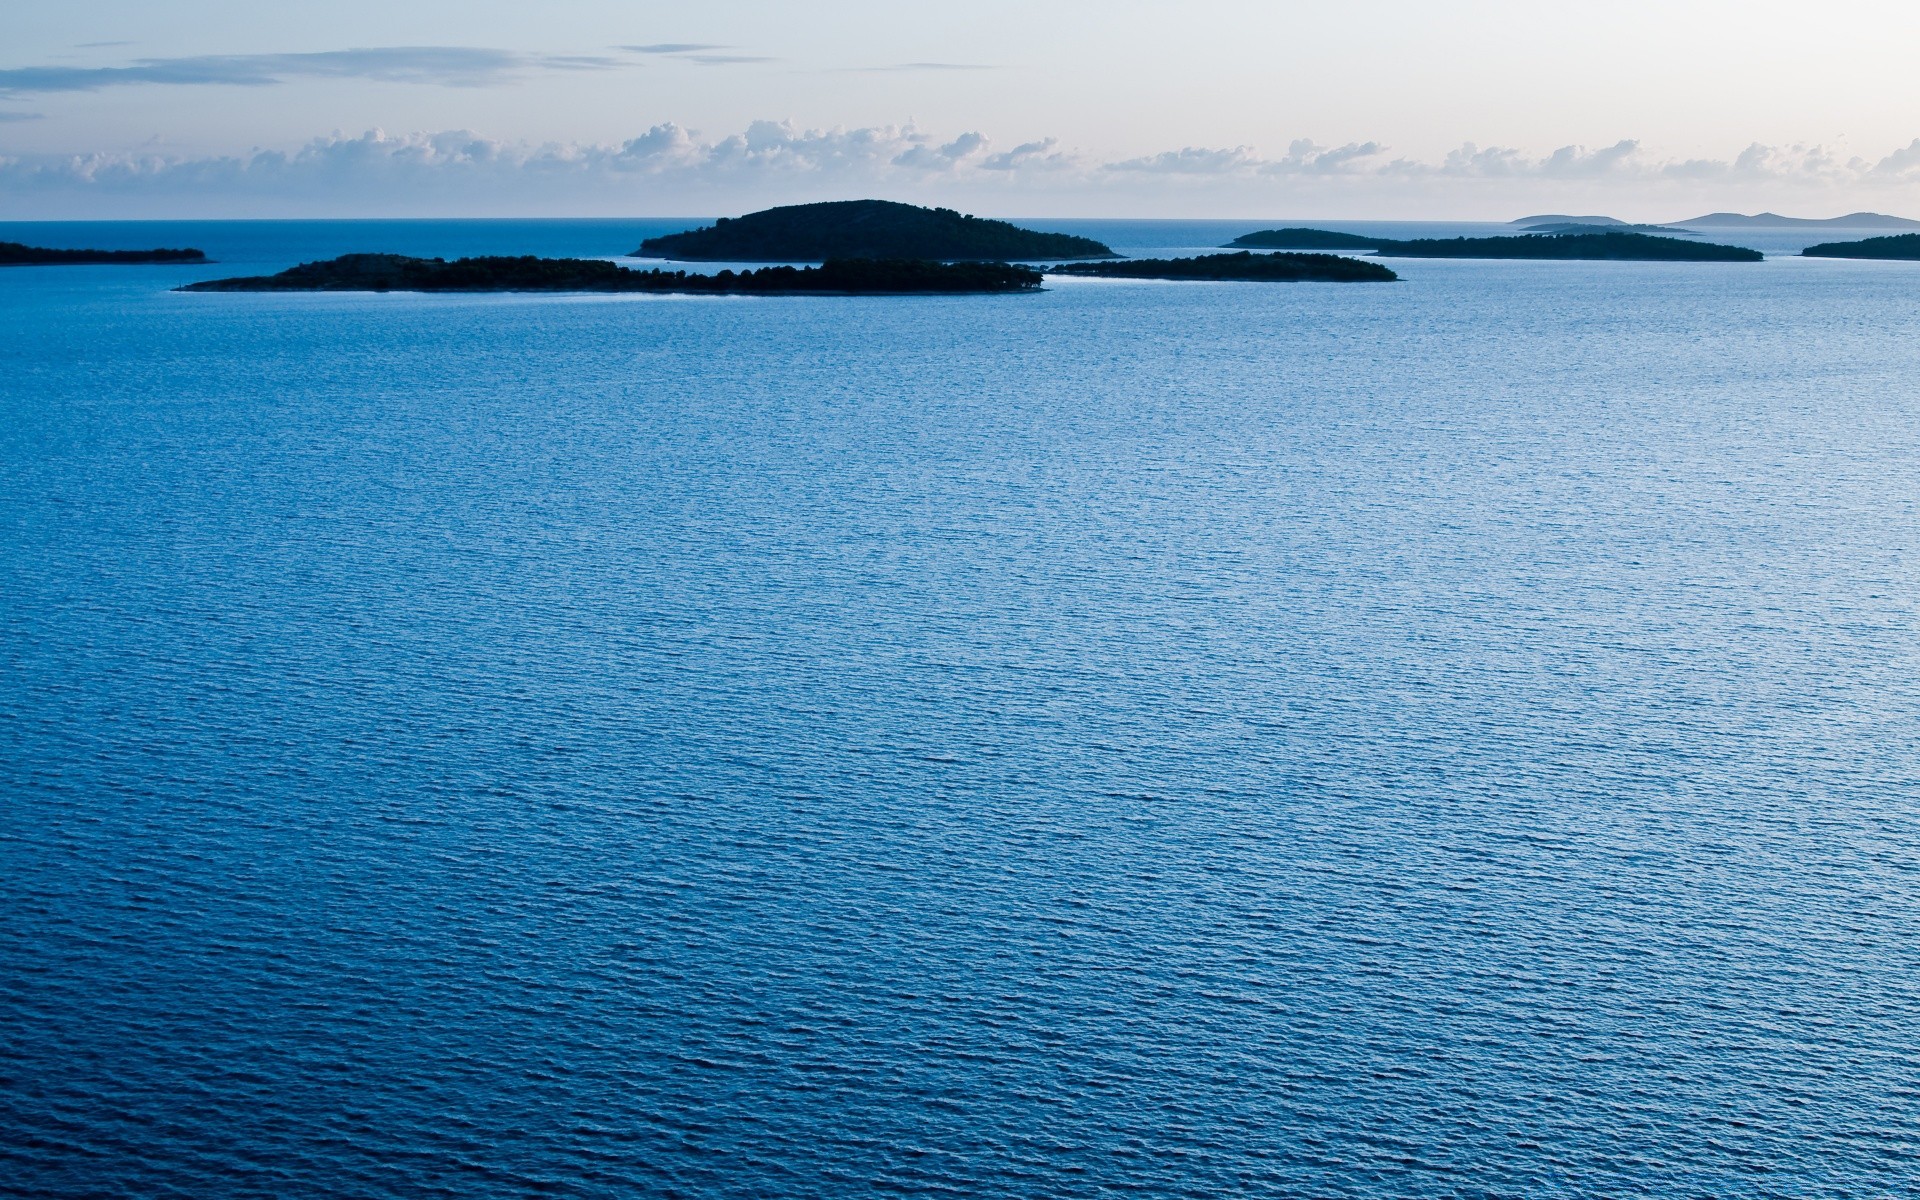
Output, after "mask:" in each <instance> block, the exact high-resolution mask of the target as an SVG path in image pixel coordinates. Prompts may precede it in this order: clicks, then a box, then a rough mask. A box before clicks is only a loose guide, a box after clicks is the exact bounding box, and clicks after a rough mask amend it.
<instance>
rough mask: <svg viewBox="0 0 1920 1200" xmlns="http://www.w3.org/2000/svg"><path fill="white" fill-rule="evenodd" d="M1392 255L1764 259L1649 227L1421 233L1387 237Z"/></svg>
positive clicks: (1385, 248)
mask: <svg viewBox="0 0 1920 1200" xmlns="http://www.w3.org/2000/svg"><path fill="white" fill-rule="evenodd" d="M1379 249H1380V253H1381V254H1383V255H1385V256H1386V257H1388V258H1526V259H1592V260H1599V261H1607V262H1760V261H1761V260H1763V259H1764V258H1766V255H1764V254H1762V253H1760V252H1759V251H1758V250H1749V249H1747V248H1746V247H1745V246H1721V245H1717V244H1715V243H1712V242H1688V241H1682V240H1681V239H1679V238H1671V237H1655V236H1653V235H1651V234H1646V233H1625V232H1618V231H1614V230H1607V231H1605V232H1601V233H1544V234H1528V235H1525V236H1521V237H1490V238H1467V237H1461V238H1417V239H1415V240H1413V241H1406V242H1381V243H1380V244H1379Z"/></svg>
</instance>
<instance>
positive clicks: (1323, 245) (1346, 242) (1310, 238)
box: [1227, 228, 1380, 250]
mask: <svg viewBox="0 0 1920 1200" xmlns="http://www.w3.org/2000/svg"><path fill="white" fill-rule="evenodd" d="M1379 244H1380V239H1379V238H1370V237H1361V236H1360V235H1359V234H1357V233H1335V232H1333V231H1332V230H1331V229H1297V228H1296V229H1261V230H1256V231H1255V232H1253V233H1243V234H1241V235H1240V236H1239V237H1237V238H1235V239H1233V240H1232V241H1230V242H1228V243H1227V247H1228V248H1229V249H1240V248H1242V247H1250V248H1252V249H1255V250H1371V249H1372V248H1373V247H1375V246H1378V245H1379Z"/></svg>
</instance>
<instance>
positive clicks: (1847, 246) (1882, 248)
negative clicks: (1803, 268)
mask: <svg viewBox="0 0 1920 1200" xmlns="http://www.w3.org/2000/svg"><path fill="white" fill-rule="evenodd" d="M1800 254H1801V256H1802V257H1803V258H1886V259H1903V260H1905V261H1908V262H1914V261H1920V233H1901V234H1896V235H1894V236H1893V237H1872V238H1863V239H1861V240H1860V241H1857V242H1822V243H1820V244H1819V245H1818V246H1808V247H1807V248H1806V249H1805V250H1802V251H1801V252H1800Z"/></svg>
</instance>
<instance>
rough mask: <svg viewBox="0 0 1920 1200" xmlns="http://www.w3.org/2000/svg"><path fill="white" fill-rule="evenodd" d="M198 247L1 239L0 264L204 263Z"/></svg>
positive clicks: (9, 265) (2, 265)
mask: <svg viewBox="0 0 1920 1200" xmlns="http://www.w3.org/2000/svg"><path fill="white" fill-rule="evenodd" d="M206 261H207V256H206V253H205V252H204V251H200V250H51V249H48V248H46V247H44V246H26V245H22V244H21V243H19V242H0V267H61V266H80V265H83V264H88V263H203V262H206Z"/></svg>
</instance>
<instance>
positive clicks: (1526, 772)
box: [0, 222, 1920, 1198]
mask: <svg viewBox="0 0 1920 1200" xmlns="http://www.w3.org/2000/svg"><path fill="white" fill-rule="evenodd" d="M666 227H670V225H667V226H662V225H654V226H649V225H648V223H645V222H570V223H550V224H544V225H534V224H514V223H491V224H478V223H473V224H444V225H436V224H431V223H391V224H385V225H378V226H371V225H370V226H349V225H319V224H314V225H230V226H228V225H221V226H200V227H183V226H170V227H161V228H160V229H154V228H146V229H142V228H137V227H106V228H100V229H94V230H90V231H75V230H73V229H71V228H69V229H68V230H67V233H68V234H69V235H70V236H68V237H67V238H66V241H67V243H68V244H84V243H85V242H86V241H92V242H93V243H94V244H136V245H137V244H149V245H150V244H178V243H180V242H185V243H186V244H193V245H202V246H204V247H205V248H207V249H208V250H209V251H210V252H212V253H213V254H215V256H216V257H219V258H221V259H222V260H223V261H222V264H221V265H220V266H217V267H210V268H179V267H168V268H144V267H121V268H85V267H83V268H60V269H43V268H13V269H8V270H7V271H5V272H4V273H0V1031H3V1032H0V1132H3V1133H4V1137H0V1190H5V1191H6V1192H7V1193H8V1194H16V1195H32V1196H49V1197H80V1196H116V1197H118V1196H128V1197H132V1196H139V1197H196V1198H218V1197H290V1196H300V1197H336V1196H337V1197H349V1196H351V1197H418V1196H436V1195H440V1196H458V1197H493V1196H501V1197H505V1196H516V1197H517V1196H525V1195H533V1194H540V1195H550V1196H560V1197H602V1196H605V1197H614V1196H635V1195H663V1196H681V1197H694V1198H706V1197H765V1196H793V1197H857V1196H874V1195H897V1194H904V1193H911V1194H935V1195H942V1194H944V1195H966V1196H976V1195H1005V1196H1025V1197H1081V1196H1095V1195H1110V1194H1123V1193H1130V1194H1138V1195H1150V1196H1195V1197H1220V1196H1228V1195H1276V1196H1281V1195H1289V1196H1291V1195H1299V1196H1307V1195H1312V1196H1356V1197H1358V1196H1409V1197H1416V1196H1417V1197H1426V1196H1455V1195H1502V1196H1506V1195H1514V1196H1518V1195H1529V1196H1539V1195H1569V1196H1572V1195H1579V1196H1591V1195H1653V1196H1707V1195H1716V1196H1734V1195H1741V1196H1748V1195H1752V1196H1763V1195H1773V1196H1810V1195H1818V1196H1826V1195H1855V1196H1876V1195H1910V1194H1915V1192H1916V1190H1920V941H1917V939H1920V868H1917V867H1916V853H1917V852H1920V741H1917V737H1920V732H1917V731H1920V723H1917V721H1920V633H1917V632H1916V625H1915V598H1916V588H1917V587H1920V511H1917V510H1916V497H1917V496H1920V370H1917V369H1916V368H1920V349H1917V348H1920V304H1916V300H1917V299H1920V268H1916V267H1915V266H1914V265H1913V264H1886V263H1849V262H1839V261H1814V260H1795V259H1788V258H1776V259H1770V260H1769V261H1768V262H1766V263H1764V264H1760V265H1757V266H1742V265H1719V264H1714V265H1686V264H1613V263H1587V264H1582V263H1474V262H1407V263H1400V264H1395V265H1396V267H1397V269H1399V270H1400V271H1401V274H1402V275H1403V277H1404V282H1402V283H1400V284H1396V285H1382V286H1366V285H1348V286H1340V285H1292V286H1263V285H1252V284H1180V285H1169V284H1155V283H1135V282H1109V281H1083V280H1070V281H1058V282H1056V283H1055V284H1054V285H1053V286H1052V287H1051V288H1050V290H1048V291H1047V292H1045V293H1043V294H1040V295H1032V296H1011V297H967V298H908V299H847V298H818V297H815V298H756V299H715V298H699V299H678V298H658V297H639V298H632V297H621V298H570V297H557V298H556V297H446V296H438V297H420V296H402V295H391V296H371V295H328V296H299V295H251V296H249V295H195V296H185V295H178V294H174V293H172V292H170V291H168V290H167V289H168V288H170V287H172V286H173V285H175V284H177V283H179V282H184V281H186V280H188V279H193V278H202V277H208V276H213V275H218V274H224V273H235V272H238V271H254V270H273V269H278V268H279V267H282V266H286V265H288V264H290V263H292V262H294V261H298V260H300V259H302V258H312V257H318V256H321V255H323V254H331V253H338V252H341V251H343V250H349V249H393V250H415V251H419V252H426V253H471V252H478V251H489V250H491V251H499V252H521V251H527V252H539V253H591V254H607V255H617V254H620V253H622V252H623V251H626V250H630V249H631V248H632V247H633V245H634V244H637V241H638V238H639V237H640V236H644V235H645V234H646V233H649V232H657V231H659V230H660V229H662V228H666ZM1071 227H1072V228H1075V229H1076V230H1079V231H1091V232H1093V233H1094V234H1095V236H1106V237H1108V238H1109V239H1110V240H1114V241H1115V242H1117V243H1118V244H1120V245H1121V247H1122V248H1123V249H1128V250H1134V251H1144V250H1153V249H1169V248H1182V247H1184V248H1195V247H1200V246H1205V245H1209V244H1216V243H1217V241H1219V240H1224V238H1225V237H1226V236H1231V235H1232V234H1235V233H1239V232H1244V231H1245V230H1246V229H1247V228H1251V227H1253V226H1252V225H1241V226H1218V227H1215V226H1201V225H1196V224H1191V223H1189V224H1183V225H1164V226H1158V225H1146V224H1138V223H1135V224H1123V225H1115V224H1102V223H1092V222H1088V223H1078V224H1074V225H1072V226H1071ZM33 232H35V231H32V230H28V229H23V227H19V226H9V227H5V228H0V237H16V238H20V239H21V240H36V239H35V238H34V237H33V236H30V235H31V234H32V233H33ZM41 232H43V233H45V232H46V231H41ZM54 232H59V231H54ZM82 232H84V234H85V236H81V233H82ZM173 235H177V236H173ZM37 240H43V241H45V240H54V239H53V238H52V237H51V236H43V237H41V238H39V239H37ZM1729 240H1738V239H1729ZM1805 240H1817V239H1814V238H1808V239H1805ZM1768 248H1769V249H1772V248H1775V247H1768Z"/></svg>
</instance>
